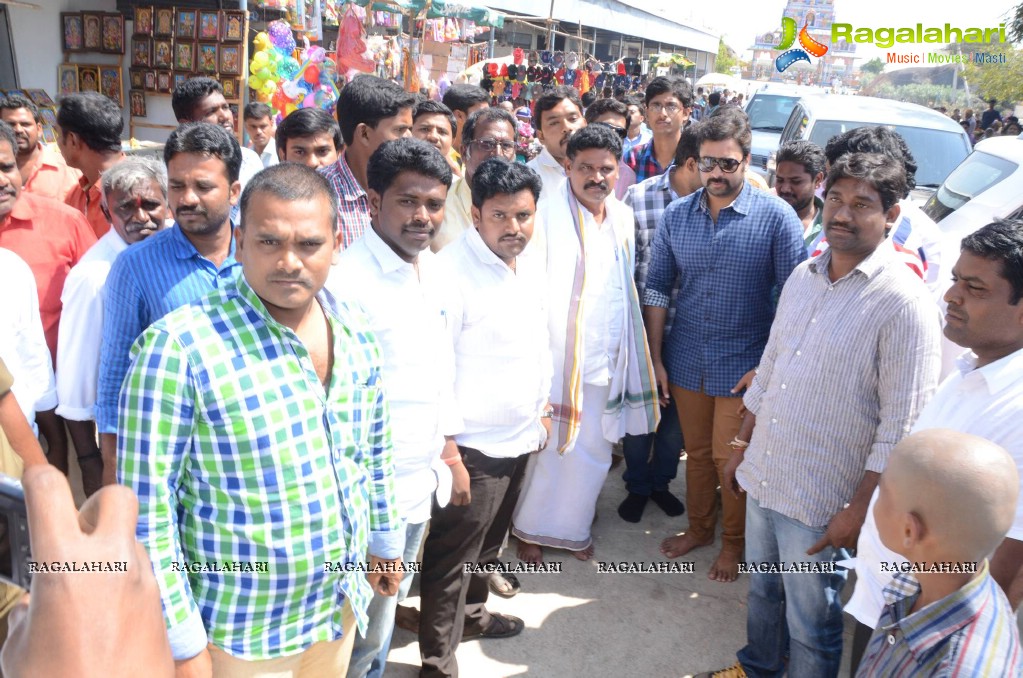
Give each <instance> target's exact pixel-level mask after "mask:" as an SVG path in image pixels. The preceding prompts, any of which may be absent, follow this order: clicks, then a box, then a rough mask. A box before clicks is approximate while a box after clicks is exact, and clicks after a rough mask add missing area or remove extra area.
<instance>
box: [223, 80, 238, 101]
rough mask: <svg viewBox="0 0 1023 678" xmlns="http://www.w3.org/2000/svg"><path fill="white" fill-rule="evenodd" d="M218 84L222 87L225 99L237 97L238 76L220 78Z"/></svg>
mask: <svg viewBox="0 0 1023 678" xmlns="http://www.w3.org/2000/svg"><path fill="white" fill-rule="evenodd" d="M220 86H221V87H223V88H224V98H225V99H237V98H238V78H221V79H220Z"/></svg>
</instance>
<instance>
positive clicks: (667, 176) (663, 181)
mask: <svg viewBox="0 0 1023 678" xmlns="http://www.w3.org/2000/svg"><path fill="white" fill-rule="evenodd" d="M673 169H675V165H669V166H668V169H666V170H664V172H662V173H661V174H658V175H657V181H656V182H655V183H654V187H655V188H657V189H658V190H660V191H665V192H667V193H670V194H671V200H678V193H676V192H675V188H674V187H673V186H672V185H671V172H672V170H673ZM669 202H670V201H669Z"/></svg>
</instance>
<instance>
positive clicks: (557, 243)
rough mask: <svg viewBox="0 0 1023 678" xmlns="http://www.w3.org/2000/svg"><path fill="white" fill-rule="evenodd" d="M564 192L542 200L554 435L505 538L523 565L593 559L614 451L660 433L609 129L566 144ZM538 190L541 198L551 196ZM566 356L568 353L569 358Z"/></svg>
mask: <svg viewBox="0 0 1023 678" xmlns="http://www.w3.org/2000/svg"><path fill="white" fill-rule="evenodd" d="M566 153H567V157H568V159H569V163H568V168H569V170H568V181H566V182H564V183H563V184H562V185H561V186H560V187H559V188H558V189H557V190H556V192H555V193H554V194H553V195H551V196H549V197H548V198H547V199H546V200H542V201H541V206H540V212H539V218H540V219H541V223H542V224H543V226H544V228H545V229H546V234H545V235H546V237H545V247H544V248H541V249H540V251H541V252H543V253H545V254H546V264H547V285H548V295H549V296H548V298H549V302H550V306H549V307H550V313H549V315H548V328H549V331H550V346H551V353H552V354H553V358H554V369H553V376H552V387H551V404H552V405H553V408H554V411H553V418H554V420H553V426H554V430H553V432H552V440H551V444H550V445H548V446H547V449H545V450H544V451H543V452H540V453H539V454H538V455H536V456H535V457H534V458H533V460H532V461H531V462H530V468H529V471H528V477H527V478H526V481H525V486H524V489H523V492H522V496H521V498H520V500H519V504H518V506H517V507H516V509H515V516H514V519H513V521H512V522H513V525H514V527H513V528H512V534H513V535H515V536H516V537H518V539H519V541H520V546H519V558H521V559H522V560H524V561H527V562H540V561H541V560H542V553H541V551H540V547H541V546H550V547H555V548H562V549H567V550H569V551H571V552H572V553H573V555H575V557H576V558H579V559H580V560H587V559H589V558H590V557H591V556H592V555H593V542H592V539H591V537H590V526H591V524H592V523H593V516H594V512H595V511H596V505H597V496H598V495H599V494H600V489H601V487H603V485H604V480H605V479H606V477H607V471H608V468H609V467H610V466H611V444H612V443H613V442H616V441H618V440H619V439H620V438H622V436H624V435H625V434H626V433H630V434H642V433H650V432H652V431H654V430H655V428H656V427H657V423H658V421H659V420H660V408H659V407H658V403H657V394H656V393H655V391H654V384H653V365H652V363H651V361H650V352H649V350H648V349H647V338H646V331H645V329H644V328H643V322H642V312H641V308H640V305H639V298H638V295H637V293H636V283H635V281H634V280H633V272H634V266H633V257H634V256H635V224H634V221H633V214H632V209H630V208H629V207H626V206H625V205H623V204H622V203H621V202H619V201H618V200H617V199H616V198H615V197H614V196H613V195H612V191H613V190H614V184H615V179H617V177H618V162H619V161H620V160H621V156H622V142H621V139H620V138H619V137H618V135H617V134H615V133H614V132H613V131H612V130H611V129H610V128H609V127H608V126H607V125H590V126H588V127H586V128H584V129H582V130H580V131H578V132H576V133H575V134H573V135H572V136H571V138H570V139H569V140H568V146H567V149H566ZM544 190H547V189H546V188H545V189H544ZM566 347H572V348H571V349H567V348H566Z"/></svg>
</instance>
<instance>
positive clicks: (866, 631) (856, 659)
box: [849, 621, 874, 676]
mask: <svg viewBox="0 0 1023 678" xmlns="http://www.w3.org/2000/svg"><path fill="white" fill-rule="evenodd" d="M873 634H874V629H872V628H870V627H869V626H867V625H866V624H864V623H862V622H860V621H857V622H856V629H855V630H854V631H853V642H852V652H851V653H850V661H849V675H850V676H855V675H856V669H858V668H859V667H860V662H862V661H863V655H864V654H865V653H866V651H867V645H869V644H870V636H872V635H873Z"/></svg>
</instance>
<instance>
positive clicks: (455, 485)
mask: <svg viewBox="0 0 1023 678" xmlns="http://www.w3.org/2000/svg"><path fill="white" fill-rule="evenodd" d="M440 458H441V460H442V461H444V462H445V463H447V462H448V461H451V460H455V459H457V460H458V461H455V462H454V463H452V464H448V468H449V469H451V505H452V506H466V505H468V504H469V501H470V500H471V499H472V495H471V494H470V492H469V471H468V469H466V468H465V464H463V463H462V453H461V452H460V451H459V449H458V443H456V442H455V439H454V438H449V439H448V440H447V441H446V442H445V443H444V449H443V450H441V453H440Z"/></svg>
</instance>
